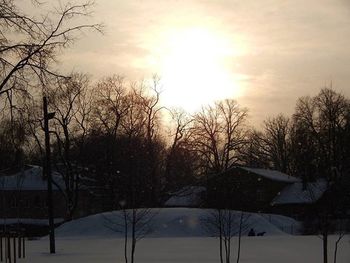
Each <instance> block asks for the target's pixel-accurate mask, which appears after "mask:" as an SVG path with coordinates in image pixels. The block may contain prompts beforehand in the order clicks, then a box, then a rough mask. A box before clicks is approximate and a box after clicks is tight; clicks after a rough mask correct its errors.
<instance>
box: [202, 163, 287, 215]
mask: <svg viewBox="0 0 350 263" xmlns="http://www.w3.org/2000/svg"><path fill="white" fill-rule="evenodd" d="M287 184H288V183H285V182H280V181H274V180H271V179H268V178H265V177H262V176H259V175H257V174H254V173H252V172H248V171H246V170H244V169H241V168H239V167H235V168H232V169H230V170H229V171H227V172H226V173H223V174H220V175H217V176H215V177H212V178H210V179H209V180H208V202H207V203H208V206H209V207H223V208H226V207H227V208H231V209H237V210H244V211H261V212H263V211H264V212H265V211H268V210H269V208H270V202H271V201H272V199H273V198H274V197H275V196H276V195H277V194H278V193H279V192H280V191H281V190H282V189H283V188H284V187H285V186H286V185H287Z"/></svg>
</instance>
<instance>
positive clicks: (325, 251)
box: [322, 232, 328, 263]
mask: <svg viewBox="0 0 350 263" xmlns="http://www.w3.org/2000/svg"><path fill="white" fill-rule="evenodd" d="M322 240H323V263H328V233H326V232H323V239H322Z"/></svg>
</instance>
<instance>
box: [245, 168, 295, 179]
mask: <svg viewBox="0 0 350 263" xmlns="http://www.w3.org/2000/svg"><path fill="white" fill-rule="evenodd" d="M240 168H242V169H243V170H246V171H248V172H252V173H255V174H258V175H261V176H263V177H265V178H267V179H270V180H273V181H280V182H286V183H295V182H299V181H300V179H299V178H296V177H294V176H290V175H288V174H285V173H282V172H280V171H276V170H269V169H260V168H250V167H240Z"/></svg>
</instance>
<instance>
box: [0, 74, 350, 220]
mask: <svg viewBox="0 0 350 263" xmlns="http://www.w3.org/2000/svg"><path fill="white" fill-rule="evenodd" d="M43 92H44V94H46V96H47V97H48V100H49V110H50V111H53V112H55V113H56V114H55V117H54V119H53V120H52V121H51V128H50V132H51V138H52V139H51V143H52V148H53V162H54V167H55V170H57V171H59V172H60V173H61V174H62V176H63V179H64V182H65V185H66V189H65V190H64V192H65V196H66V200H67V204H68V211H67V218H71V217H72V216H73V214H74V211H75V208H76V204H77V202H78V196H79V194H78V193H79V192H78V190H79V187H80V186H81V185H84V184H85V185H86V184H87V185H89V187H90V188H91V189H93V191H95V192H96V193H98V192H100V194H103V195H104V196H105V197H106V198H105V204H104V209H111V208H116V207H117V206H118V204H119V203H120V202H121V201H123V202H125V203H126V207H145V206H147V207H150V206H159V205H161V203H162V202H163V201H164V200H165V199H166V198H167V197H168V196H169V194H170V193H171V192H173V191H176V190H178V189H180V188H181V187H183V186H185V185H189V184H198V183H201V182H204V181H205V180H202V179H203V178H205V177H206V176H210V175H215V174H220V173H222V172H224V171H226V170H228V169H229V168H230V167H232V166H235V165H247V166H253V167H262V168H271V169H276V170H280V171H282V172H286V173H288V174H291V175H294V176H297V177H301V178H303V180H304V181H305V182H307V181H312V180H315V179H316V178H319V177H324V178H327V179H328V180H334V179H335V178H342V180H345V181H346V182H348V181H349V164H350V160H349V156H350V142H349V140H350V132H349V123H350V113H349V112H350V110H349V108H350V106H349V105H350V104H349V100H348V99H347V98H345V97H344V96H343V95H342V94H340V93H337V92H336V91H334V90H333V89H331V88H324V89H322V90H321V91H320V92H319V94H318V95H316V96H314V97H302V98H300V99H299V100H298V101H297V103H296V108H295V113H294V114H293V115H292V116H291V117H286V116H284V115H282V114H279V115H277V116H276V117H272V118H268V119H267V120H265V121H264V123H263V127H262V129H260V130H257V129H254V128H251V127H250V126H248V125H247V123H246V122H247V118H248V114H247V109H245V108H242V107H241V106H240V105H239V104H238V103H237V102H236V101H235V100H230V99H227V100H224V101H219V102H215V103H214V104H213V105H208V106H204V107H203V108H202V109H201V110H200V111H198V112H197V113H195V114H193V115H189V114H187V113H185V112H183V111H181V110H169V109H166V108H164V107H162V106H161V104H160V99H161V90H160V87H159V79H158V78H157V77H156V76H155V77H154V78H153V80H152V81H151V82H145V81H141V82H134V83H131V84H130V83H126V81H125V80H124V78H122V77H120V76H116V75H113V76H110V77H106V78H103V79H101V80H100V81H98V82H97V83H96V84H92V83H91V81H90V80H89V78H88V77H87V76H86V75H83V74H72V75H71V76H70V77H69V78H63V79H57V80H56V81H55V82H53V81H51V82H50V83H48V85H46V86H45V87H44V88H43ZM6 112H8V111H6V109H4V110H3V115H2V120H1V129H0V141H1V146H2V147H1V149H0V155H1V160H2V161H1V169H6V168H9V167H11V166H19V165H23V164H24V163H37V164H41V160H43V156H44V155H43V154H44V151H43V131H42V109H41V99H40V98H39V97H38V96H24V97H22V98H18V99H17V100H16V107H15V109H12V110H11V112H12V119H9V118H8V117H7V115H6ZM11 120H12V121H11ZM165 120H166V121H165ZM344 185H347V184H344Z"/></svg>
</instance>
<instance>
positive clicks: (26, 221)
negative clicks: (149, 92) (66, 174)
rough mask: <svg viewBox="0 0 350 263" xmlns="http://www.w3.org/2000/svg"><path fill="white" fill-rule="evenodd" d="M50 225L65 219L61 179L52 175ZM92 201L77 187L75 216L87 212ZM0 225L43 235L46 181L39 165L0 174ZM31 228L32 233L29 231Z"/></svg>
mask: <svg viewBox="0 0 350 263" xmlns="http://www.w3.org/2000/svg"><path fill="white" fill-rule="evenodd" d="M52 180H53V183H52V198H53V214H54V222H55V223H57V224H58V223H61V222H63V221H64V218H65V217H66V211H67V209H66V198H65V193H64V191H65V183H64V181H63V178H62V176H61V175H60V174H59V173H57V172H53V173H52ZM92 199H93V198H92V197H91V195H90V194H89V191H88V189H87V188H86V187H85V188H84V187H81V189H80V190H79V199H78V200H79V202H78V206H77V212H76V214H75V216H76V217H80V216H84V215H87V214H89V213H90V210H89V208H90V207H91V204H92V203H93V202H92V201H91V200H92ZM0 203H1V205H0V225H3V226H4V225H7V226H8V225H21V226H23V227H25V228H26V229H30V231H31V232H33V231H34V232H36V233H38V232H39V233H45V231H44V230H45V229H47V226H48V205H47V180H46V179H45V178H44V177H43V169H42V167H40V166H34V165H25V166H24V167H23V168H22V169H18V170H7V171H2V172H1V174H0ZM33 229H34V230H33Z"/></svg>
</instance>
